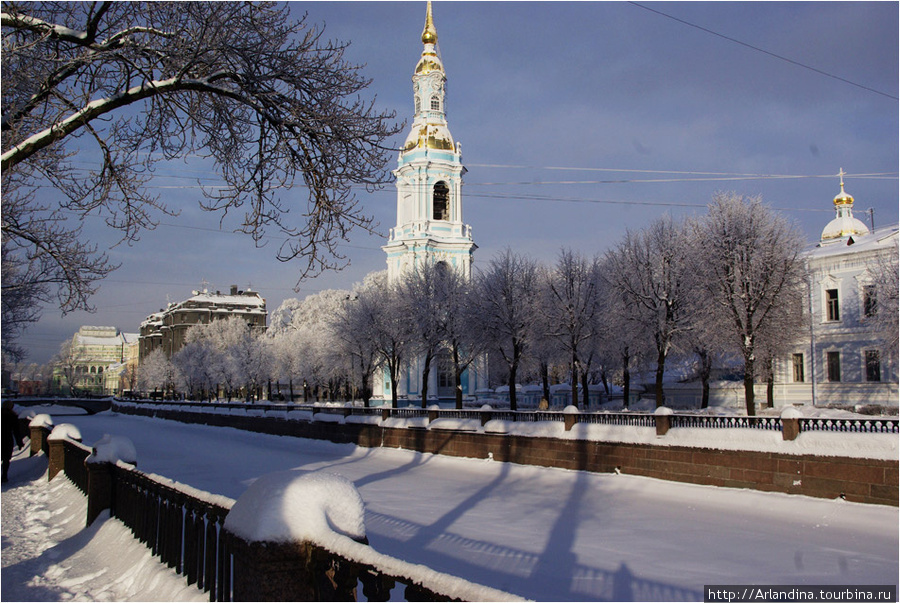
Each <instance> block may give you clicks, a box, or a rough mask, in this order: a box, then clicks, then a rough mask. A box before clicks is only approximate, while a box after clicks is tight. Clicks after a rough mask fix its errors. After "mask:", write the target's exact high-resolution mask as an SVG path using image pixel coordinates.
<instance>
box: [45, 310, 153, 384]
mask: <svg viewBox="0 0 900 603" xmlns="http://www.w3.org/2000/svg"><path fill="white" fill-rule="evenodd" d="M137 345H138V334H137V333H123V332H121V331H119V329H117V328H116V327H94V326H83V327H81V328H80V329H78V332H77V333H75V335H74V336H73V337H72V341H71V344H70V346H69V347H68V351H67V353H65V354H64V355H63V356H64V357H61V358H60V359H59V362H58V363H57V366H56V368H55V369H54V374H53V387H52V389H53V390H54V391H55V392H56V393H60V394H90V395H93V396H101V395H114V394H118V393H120V384H119V382H118V380H116V379H113V378H111V377H110V375H119V374H120V373H121V371H122V370H123V369H122V367H124V366H125V365H127V363H128V362H129V359H132V361H133V359H134V357H135V355H136V350H137Z"/></svg>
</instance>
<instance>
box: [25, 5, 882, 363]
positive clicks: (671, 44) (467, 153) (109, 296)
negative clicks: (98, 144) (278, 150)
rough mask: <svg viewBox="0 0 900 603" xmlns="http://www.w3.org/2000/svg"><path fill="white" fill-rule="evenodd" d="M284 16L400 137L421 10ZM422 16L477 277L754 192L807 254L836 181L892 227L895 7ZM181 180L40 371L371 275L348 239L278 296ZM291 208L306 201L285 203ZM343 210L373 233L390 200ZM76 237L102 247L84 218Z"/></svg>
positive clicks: (51, 345) (591, 9)
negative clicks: (80, 338) (331, 55)
mask: <svg viewBox="0 0 900 603" xmlns="http://www.w3.org/2000/svg"><path fill="white" fill-rule="evenodd" d="M291 10H292V12H293V13H295V14H296V15H297V16H300V15H302V14H303V12H304V11H305V12H306V13H307V15H308V17H307V19H308V23H309V24H318V25H321V24H324V25H325V36H326V37H327V38H330V39H337V40H343V41H349V42H350V43H351V45H350V48H349V49H348V51H347V55H346V56H347V58H348V60H350V61H351V62H354V63H359V64H365V68H364V71H363V72H364V74H365V75H366V76H367V77H369V78H371V79H372V80H373V82H372V85H371V87H370V89H369V90H370V93H371V94H373V95H375V96H376V97H377V106H378V107H379V108H382V109H388V110H396V111H397V115H398V120H400V121H403V120H406V121H407V122H411V119H412V101H413V97H412V84H411V79H410V78H411V76H412V72H413V68H414V67H415V64H416V61H417V60H418V57H419V55H420V53H421V50H422V44H421V40H420V35H421V32H422V27H423V24H424V15H425V3H424V2H350V3H344V2H309V3H292V4H291ZM660 13H664V14H660ZM434 20H435V25H436V28H437V32H438V44H439V48H440V52H441V56H442V59H443V62H444V67H445V70H446V73H447V78H448V82H447V117H448V123H449V127H450V131H451V132H452V133H453V136H454V138H455V140H456V141H458V142H461V143H462V147H463V162H464V164H465V165H466V167H467V168H468V173H467V174H466V176H465V184H464V189H463V192H464V199H463V217H464V221H465V222H466V223H468V224H470V225H471V226H472V228H473V232H474V238H475V242H476V243H477V244H478V246H479V249H478V251H477V252H476V265H478V264H481V265H484V264H486V263H487V262H488V261H489V260H490V258H491V257H492V256H493V255H494V254H495V253H497V252H498V251H499V250H501V249H504V248H505V247H510V248H512V249H514V250H515V251H518V252H522V253H528V254H530V255H531V256H532V257H534V258H536V259H538V260H541V261H545V262H548V263H550V262H553V261H554V259H555V257H556V254H557V253H558V252H559V250H560V248H562V247H571V248H574V249H577V250H579V251H582V252H584V253H586V254H589V255H593V254H594V253H600V252H603V251H605V250H606V249H608V248H610V247H611V246H613V245H615V244H616V243H617V242H618V240H619V239H620V238H621V236H622V235H623V234H624V233H625V231H626V230H628V229H632V230H635V229H639V228H641V227H642V226H644V225H645V224H647V223H648V222H649V221H650V220H652V219H654V218H655V217H657V216H659V215H662V214H664V213H666V212H668V213H671V214H673V215H675V216H687V215H700V214H702V213H703V211H704V206H705V204H706V203H708V202H709V200H710V198H711V197H712V195H713V194H714V193H715V192H716V191H732V190H733V191H737V192H739V193H741V194H746V195H757V194H758V195H761V196H762V198H763V200H764V202H766V203H767V204H768V205H770V206H771V207H774V208H777V209H778V210H779V211H782V212H783V213H784V215H785V216H786V217H788V218H789V219H791V220H794V221H795V222H796V223H797V225H798V226H799V227H800V228H801V230H802V232H803V233H804V234H805V235H806V236H807V238H808V239H809V240H810V241H813V240H817V239H818V236H819V234H820V233H821V230H822V228H823V227H824V226H825V224H826V223H827V222H828V221H829V220H830V219H831V218H832V217H833V209H832V204H831V200H832V198H833V197H834V196H835V194H837V193H838V191H839V186H838V179H837V176H836V174H837V172H838V170H839V169H841V168H843V169H844V170H845V171H846V172H847V173H848V176H846V177H845V184H846V189H847V191H848V192H849V193H850V194H852V195H853V196H854V197H855V198H856V205H855V206H854V211H855V212H856V215H857V217H859V218H860V219H863V220H864V221H865V222H866V223H867V224H868V223H869V218H868V216H867V215H866V214H865V211H866V210H868V209H869V208H873V209H874V219H875V223H876V226H884V225H887V224H896V223H897V221H898V196H897V193H898V186H897V170H898V162H900V159H898V129H900V125H898V102H897V99H896V97H897V96H898V25H897V23H898V4H897V3H896V2H822V3H820V2H744V3H731V2H696V3H692V2H689V3H668V2H660V3H656V2H653V3H646V4H642V3H640V4H632V3H627V2H596V3H595V2H435V3H434ZM726 38H730V39H726ZM751 46H752V47H754V48H751ZM773 55H777V56H773ZM786 59H787V60H786ZM405 136H406V132H404V133H402V134H400V135H398V136H397V139H396V141H395V142H396V144H397V145H399V144H400V143H401V142H402V141H403V139H404V138H405ZM391 165H392V166H393V165H395V163H393V161H392V164H391ZM197 169H198V168H196V167H193V166H190V167H185V166H184V165H183V164H178V165H173V166H170V167H167V168H164V169H161V170H160V172H159V174H160V175H159V177H158V179H157V180H156V181H155V182H154V186H156V187H158V190H159V193H160V195H161V197H162V198H163V199H164V200H166V201H167V202H168V203H169V204H170V205H171V206H173V207H178V208H181V209H182V214H181V215H180V216H179V217H177V218H170V217H161V218H160V219H161V222H162V224H161V225H160V226H159V227H158V228H157V229H156V230H154V231H152V232H146V233H144V234H143V236H142V237H141V241H139V242H138V243H136V244H134V245H132V246H127V245H121V246H117V247H114V248H113V249H111V250H110V256H111V258H112V259H113V261H115V262H119V263H121V264H122V266H121V268H120V269H119V270H118V271H117V272H115V273H114V274H113V275H112V276H110V277H109V278H108V279H107V280H106V281H104V283H103V284H102V286H101V290H100V292H99V293H98V294H97V295H96V296H95V298H94V303H95V305H96V307H97V312H96V313H94V314H88V313H84V312H76V313H72V314H70V315H67V316H66V317H64V318H63V317H60V316H59V311H58V310H56V309H55V308H47V309H46V310H45V313H44V317H43V318H42V319H41V322H40V323H38V324H36V325H34V326H33V327H32V328H31V329H30V330H29V332H28V333H26V335H25V336H24V337H23V339H22V341H21V343H22V344H23V345H24V346H25V347H26V348H27V349H29V350H30V352H31V358H30V359H31V360H34V361H38V362H43V361H46V360H48V359H49V357H50V356H51V355H52V354H53V353H54V352H55V351H56V350H57V349H58V347H59V343H60V342H61V341H62V340H64V339H66V338H68V337H71V335H72V333H74V332H75V331H76V330H77V329H78V327H79V326H80V325H83V324H98V325H113V326H116V327H119V328H120V329H121V330H123V331H126V332H137V331H138V328H139V325H140V322H141V320H142V319H144V318H145V317H146V316H147V315H148V314H150V313H151V312H154V311H157V310H159V309H160V308H162V307H164V306H165V304H166V303H167V301H179V300H181V299H184V298H186V297H188V296H190V294H191V290H192V289H197V288H199V287H200V286H201V283H202V282H206V283H208V284H209V287H210V288H211V289H213V290H216V289H219V290H223V291H224V290H227V289H228V287H229V285H231V284H232V283H233V284H237V285H238V286H239V287H241V288H246V287H248V286H250V287H252V288H254V289H255V290H258V291H260V292H261V294H262V295H263V297H265V298H266V299H267V301H268V307H269V311H270V312H271V311H273V310H275V309H276V308H277V307H278V306H279V305H280V304H281V302H282V301H283V300H284V299H286V298H289V297H303V296H306V295H308V294H310V293H314V292H316V291H320V290H322V289H328V288H350V287H351V286H352V285H353V284H354V283H356V282H360V281H361V280H362V279H363V277H364V276H365V275H366V274H367V273H369V272H371V271H373V270H381V269H383V268H385V256H384V253H383V252H382V251H381V249H380V247H381V245H382V244H383V243H384V239H383V238H381V237H379V236H371V235H369V234H367V233H365V232H363V231H359V232H356V233H354V234H353V235H352V237H351V241H350V243H349V244H347V245H345V246H344V247H343V251H344V252H345V253H346V254H347V257H348V259H349V260H350V266H349V267H348V268H347V269H345V270H344V271H342V272H339V273H330V274H325V275H322V276H320V277H318V278H316V279H313V280H309V281H305V282H303V283H300V291H299V292H294V290H293V287H294V286H295V284H296V282H297V273H298V270H299V269H298V267H296V266H293V265H291V264H282V263H280V262H278V261H277V260H276V259H275V251H276V249H277V245H276V243H277V241H272V242H271V244H270V245H268V246H266V247H263V248H261V249H256V248H254V246H253V243H252V241H250V240H249V239H248V238H246V237H242V236H239V235H235V234H232V233H230V232H228V230H229V229H228V224H227V223H226V225H225V229H224V230H223V231H220V230H219V223H218V219H217V218H216V217H215V216H213V215H210V214H204V213H203V212H200V211H199V210H198V209H197V206H196V200H197V199H198V198H199V196H200V194H199V191H198V190H196V188H193V185H194V184H195V183H196V180H197V178H198V177H201V178H206V177H212V176H213V175H212V174H204V173H203V172H202V170H200V171H197ZM863 175H866V176H863ZM775 176H777V178H776V177H775ZM287 195H296V197H297V199H298V202H302V201H304V191H303V190H298V191H294V192H289V193H287ZM359 200H360V203H361V205H362V207H363V208H364V210H365V211H366V212H367V213H369V214H370V215H372V216H373V217H374V218H375V220H376V221H377V222H378V223H379V224H380V226H379V229H378V230H379V232H380V233H382V234H383V235H386V233H387V231H388V229H389V228H391V227H392V226H394V222H395V215H394V212H395V209H396V194H395V191H394V189H393V187H392V186H388V187H387V188H386V189H385V190H383V191H380V192H377V193H374V194H367V193H366V192H365V191H364V190H360V191H359ZM92 222H97V223H96V224H95V223H92ZM86 233H88V235H89V236H90V237H91V238H92V239H93V240H95V241H96V242H97V243H98V244H100V245H101V246H108V245H110V244H112V243H114V242H115V240H116V239H115V237H114V236H113V235H112V234H110V233H108V232H106V231H104V230H103V229H102V228H101V227H100V226H99V221H98V220H97V221H92V220H88V222H87V224H86Z"/></svg>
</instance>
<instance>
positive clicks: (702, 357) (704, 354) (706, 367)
mask: <svg viewBox="0 0 900 603" xmlns="http://www.w3.org/2000/svg"><path fill="white" fill-rule="evenodd" d="M697 357H698V359H699V361H700V383H701V393H700V408H709V376H710V373H712V357H711V356H710V355H709V351H708V350H706V349H699V350H697Z"/></svg>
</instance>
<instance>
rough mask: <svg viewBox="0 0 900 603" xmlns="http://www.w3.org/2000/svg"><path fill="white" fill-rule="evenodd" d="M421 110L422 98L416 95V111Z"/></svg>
mask: <svg viewBox="0 0 900 603" xmlns="http://www.w3.org/2000/svg"><path fill="white" fill-rule="evenodd" d="M421 111H422V99H420V98H419V97H418V96H417V97H416V113H419V112H421Z"/></svg>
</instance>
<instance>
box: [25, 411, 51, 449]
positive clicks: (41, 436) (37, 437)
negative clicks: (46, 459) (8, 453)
mask: <svg viewBox="0 0 900 603" xmlns="http://www.w3.org/2000/svg"><path fill="white" fill-rule="evenodd" d="M52 429H53V419H51V418H50V415H37V416H35V417H34V418H33V419H32V420H31V422H30V423H29V424H28V430H29V432H30V433H29V435H30V436H31V455H30V456H35V455H36V454H38V453H40V452H41V451H43V452H44V454H47V455H49V454H50V448H49V447H48V446H47V436H49V435H50V431H51V430H52Z"/></svg>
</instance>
